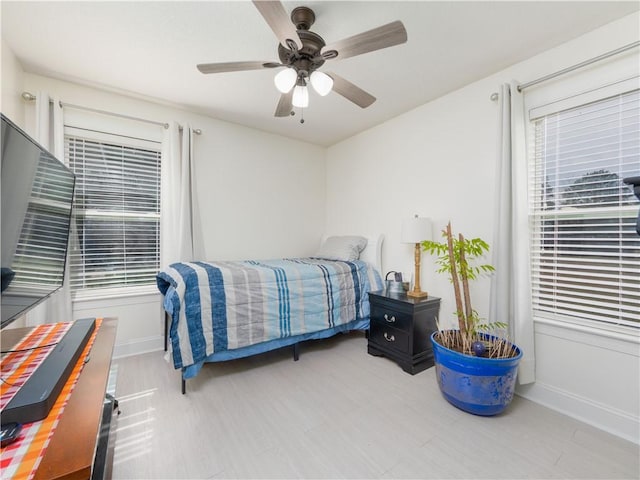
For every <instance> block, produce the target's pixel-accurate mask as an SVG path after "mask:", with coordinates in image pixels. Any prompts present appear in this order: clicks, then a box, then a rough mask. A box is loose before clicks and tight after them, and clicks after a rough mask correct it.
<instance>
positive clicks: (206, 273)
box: [157, 258, 382, 368]
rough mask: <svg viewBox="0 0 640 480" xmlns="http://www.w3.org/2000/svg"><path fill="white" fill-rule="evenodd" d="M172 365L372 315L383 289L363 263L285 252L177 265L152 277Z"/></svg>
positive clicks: (177, 366) (373, 273)
mask: <svg viewBox="0 0 640 480" xmlns="http://www.w3.org/2000/svg"><path fill="white" fill-rule="evenodd" d="M157 284H158V289H159V290H160V292H161V293H162V294H163V295H164V302H163V305H164V309H165V310H166V312H167V313H168V314H169V315H170V316H171V326H170V330H169V337H170V345H171V355H172V358H173V364H174V367H175V368H183V367H188V366H190V365H193V364H196V363H198V362H202V361H204V360H205V359H206V358H207V357H208V356H210V355H212V354H213V353H217V352H222V351H226V350H233V349H238V348H243V347H247V346H250V345H256V344H259V343H263V342H267V341H270V340H275V339H282V338H287V337H293V336H297V335H304V334H308V333H310V332H317V331H322V330H327V329H331V328H334V327H336V326H339V325H344V324H346V323H349V322H352V321H354V320H362V319H366V320H368V319H369V296H368V292H370V291H375V290H380V289H382V279H381V278H380V275H379V274H378V272H377V271H376V270H375V268H373V267H371V266H370V265H368V264H367V263H366V262H363V261H359V260H358V261H353V262H345V261H340V260H327V259H320V258H285V259H276V260H260V261H256V260H247V261H238V262H188V263H175V264H172V265H170V266H169V267H167V268H166V269H165V270H163V271H161V272H160V273H159V274H158V275H157Z"/></svg>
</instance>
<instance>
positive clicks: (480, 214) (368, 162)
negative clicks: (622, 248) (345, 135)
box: [327, 14, 640, 443]
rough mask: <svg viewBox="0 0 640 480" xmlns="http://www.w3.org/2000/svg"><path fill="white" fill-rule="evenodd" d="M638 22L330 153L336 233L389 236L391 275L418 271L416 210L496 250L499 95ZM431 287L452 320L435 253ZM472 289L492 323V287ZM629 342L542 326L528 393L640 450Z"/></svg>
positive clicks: (592, 36)
mask: <svg viewBox="0 0 640 480" xmlns="http://www.w3.org/2000/svg"><path fill="white" fill-rule="evenodd" d="M639 20H640V16H639V15H638V14H634V15H631V16H628V17H625V18H623V19H621V20H620V21H617V22H614V23H612V24H609V25H606V26H605V27H603V28H601V29H599V30H596V31H594V32H591V33H589V34H587V35H584V36H583V37H580V38H578V39H576V40H574V41H571V42H569V43H566V44H564V45H562V46H560V47H558V48H555V49H553V50H550V51H548V52H545V53H543V54H541V55H538V56H536V57H534V58H532V59H529V60H527V61H525V62H522V63H520V64H518V65H515V66H513V67H510V68H508V69H506V70H504V71H502V72H499V73H497V74H495V75H492V76H491V77H488V78H485V79H483V80H480V81H478V82H475V83H473V84H471V85H468V86H466V87H464V88H462V89H460V90H458V91H455V92H453V93H451V94H449V95H446V96H444V97H442V98H439V99H437V100H435V101H433V102H430V103H428V104H426V105H423V106H421V107H419V108H417V109H415V110H413V111H411V112H408V113H406V114H404V115H401V116H399V117H397V118H395V119H392V120H390V121H388V122H386V123H385V124H382V125H380V126H377V127H375V128H372V129H370V130H368V131H366V132H364V133H362V134H360V135H357V136H354V137H352V138H349V139H347V140H345V141H343V142H341V143H339V144H337V145H334V146H332V147H330V148H329V149H328V152H327V231H328V232H334V231H336V232H337V231H343V230H345V229H347V228H349V229H350V230H353V231H362V230H364V231H379V232H382V233H384V234H385V237H386V240H385V243H384V247H383V268H384V270H385V272H386V271H388V270H402V271H409V272H410V271H411V270H412V264H413V256H412V246H411V245H405V244H402V243H400V225H401V221H402V218H403V217H409V216H411V215H413V214H414V213H417V214H419V215H421V216H427V217H430V218H432V220H433V221H434V222H435V226H436V228H434V230H435V233H434V235H437V234H438V233H437V232H438V231H439V230H441V229H442V227H443V226H444V225H445V224H446V222H447V221H448V220H451V221H452V223H453V227H454V230H455V231H459V232H462V233H464V234H465V235H466V236H473V237H476V236H479V237H482V238H484V239H485V240H487V241H489V242H490V243H491V242H492V239H493V236H492V234H493V222H494V220H493V211H494V202H495V192H494V188H495V160H496V152H497V149H496V147H497V144H496V142H497V133H498V112H497V104H496V103H495V102H492V101H490V100H489V97H490V95H491V94H492V93H493V92H496V91H497V89H498V86H499V85H500V84H501V83H504V82H509V81H510V80H513V79H515V80H517V81H519V82H520V83H524V82H526V81H529V80H532V79H535V78H539V77H541V76H544V75H546V74H549V73H552V72H555V71H558V70H561V69H563V68H566V67H568V66H571V65H575V64H577V63H579V62H582V61H583V60H585V59H587V58H590V57H594V56H597V55H599V54H602V53H604V52H607V51H610V50H614V49H616V48H619V47H620V46H623V45H626V44H629V43H632V42H634V41H637V40H638V36H639V35H638V31H639V29H638V25H639V24H640V21H639ZM633 55H636V57H637V56H638V52H637V50H635V51H634V53H633ZM345 205H349V208H345ZM421 283H422V288H423V290H426V291H428V292H430V294H432V295H435V296H438V297H442V299H443V301H442V306H441V311H440V318H441V320H451V321H452V320H453V319H454V316H453V314H452V313H451V312H453V311H454V310H455V307H454V300H453V292H452V288H451V286H450V284H449V282H448V280H447V278H446V277H445V276H444V275H439V274H436V273H435V267H434V264H433V259H432V258H429V257H428V256H427V255H424V256H423V268H422V274H421ZM472 288H473V292H472V296H473V298H474V301H475V307H476V309H477V310H478V312H479V313H480V316H481V317H485V318H486V316H487V314H488V303H489V295H488V293H489V280H488V279H487V280H484V279H483V280H481V281H479V282H476V283H475V284H474V285H473V286H472ZM620 337H621V338H602V336H601V335H599V334H597V333H596V334H594V333H592V332H588V331H576V330H575V329H568V328H566V327H561V326H557V325H548V324H544V325H543V324H541V323H537V324H536V333H535V341H536V352H535V353H536V357H537V360H536V368H537V382H536V383H535V384H534V385H532V386H528V387H527V388H524V389H520V391H519V392H520V394H521V395H523V396H526V397H528V398H531V399H534V400H536V401H538V402H540V403H543V404H545V405H548V406H550V407H552V408H555V409H558V410H561V411H563V412H565V413H567V414H569V415H573V416H575V417H578V418H581V419H582V420H585V421H587V422H591V423H592V424H594V425H597V426H599V427H601V428H604V429H606V430H609V431H611V432H614V433H616V434H617V435H620V436H623V437H625V438H628V439H632V440H633V441H635V442H639V443H640V420H639V417H640V387H639V383H640V371H639V364H640V362H639V359H640V351H639V348H638V335H637V332H636V334H635V335H622V336H620Z"/></svg>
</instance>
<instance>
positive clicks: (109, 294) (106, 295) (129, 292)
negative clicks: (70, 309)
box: [71, 285, 160, 302]
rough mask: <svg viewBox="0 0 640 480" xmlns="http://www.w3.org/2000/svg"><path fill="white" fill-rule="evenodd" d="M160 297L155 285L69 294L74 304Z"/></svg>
mask: <svg viewBox="0 0 640 480" xmlns="http://www.w3.org/2000/svg"><path fill="white" fill-rule="evenodd" d="M156 294H157V295H160V292H159V291H158V288H157V287H156V286H155V285H145V286H143V287H122V288H100V289H93V290H91V289H87V290H80V291H77V292H74V293H72V294H71V299H72V301H74V302H86V301H92V300H105V299H114V298H127V297H140V296H146V295H156Z"/></svg>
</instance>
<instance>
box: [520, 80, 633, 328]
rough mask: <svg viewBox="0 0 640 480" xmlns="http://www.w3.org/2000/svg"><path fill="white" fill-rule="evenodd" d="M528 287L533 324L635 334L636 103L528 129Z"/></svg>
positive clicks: (611, 103)
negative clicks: (590, 325)
mask: <svg viewBox="0 0 640 480" xmlns="http://www.w3.org/2000/svg"><path fill="white" fill-rule="evenodd" d="M533 127H534V130H535V142H534V150H535V151H534V154H533V162H532V164H531V167H532V169H533V171H532V172H530V173H531V174H530V176H529V178H530V179H531V183H530V192H531V193H532V195H531V197H530V198H531V199H532V203H531V206H532V209H531V221H532V229H531V231H532V277H533V278H532V287H533V308H534V313H535V314H536V315H541V316H551V317H552V318H559V319H569V320H570V319H571V318H578V319H588V320H595V321H601V322H607V323H614V324H618V325H628V326H635V327H638V326H640V236H638V234H637V233H636V231H635V221H636V218H637V215H638V208H639V203H638V200H637V199H636V197H635V196H634V195H633V192H632V189H631V187H630V186H629V185H626V184H624V183H623V181H622V179H623V178H625V177H630V176H637V175H638V174H640V95H639V91H638V90H636V91H634V92H629V93H625V94H621V95H616V96H613V97H611V98H606V99H603V100H599V101H596V102H592V103H589V104H587V105H582V106H580V107H577V108H572V109H569V110H565V111H561V112H557V113H554V114H550V115H546V116H543V117H541V118H539V119H538V120H536V121H535V122H534V125H533Z"/></svg>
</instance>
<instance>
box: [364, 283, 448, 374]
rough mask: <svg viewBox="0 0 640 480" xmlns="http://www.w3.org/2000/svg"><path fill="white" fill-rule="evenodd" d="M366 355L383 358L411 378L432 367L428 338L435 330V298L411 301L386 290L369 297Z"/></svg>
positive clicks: (436, 304) (436, 305)
mask: <svg viewBox="0 0 640 480" xmlns="http://www.w3.org/2000/svg"><path fill="white" fill-rule="evenodd" d="M369 303H370V305H371V325H370V327H369V345H368V352H369V354H370V355H375V356H385V357H387V358H390V359H391V360H393V361H395V362H396V363H397V364H398V365H400V367H402V369H403V370H404V371H405V372H407V373H410V374H412V375H414V374H416V373H418V372H421V371H423V370H425V369H427V368H429V367H431V366H433V350H432V348H431V339H430V337H431V334H432V333H433V332H435V331H436V330H437V327H436V319H437V318H438V312H439V311H440V299H439V298H437V297H427V298H412V297H407V295H406V294H404V293H390V292H387V291H386V290H381V291H378V292H371V293H369Z"/></svg>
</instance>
